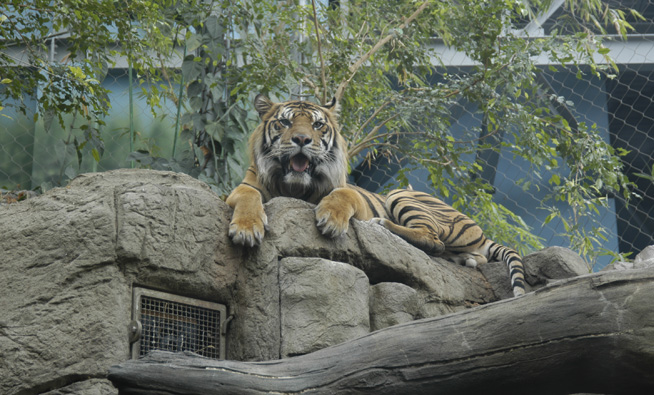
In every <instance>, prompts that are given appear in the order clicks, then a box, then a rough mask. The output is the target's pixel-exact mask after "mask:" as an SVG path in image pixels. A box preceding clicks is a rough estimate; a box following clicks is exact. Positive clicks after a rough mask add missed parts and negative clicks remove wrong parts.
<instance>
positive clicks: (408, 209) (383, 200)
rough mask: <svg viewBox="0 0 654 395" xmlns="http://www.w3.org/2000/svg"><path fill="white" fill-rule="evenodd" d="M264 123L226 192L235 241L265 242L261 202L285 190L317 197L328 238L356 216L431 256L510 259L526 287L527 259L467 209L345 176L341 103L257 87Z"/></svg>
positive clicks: (476, 261)
mask: <svg viewBox="0 0 654 395" xmlns="http://www.w3.org/2000/svg"><path fill="white" fill-rule="evenodd" d="M254 108H255V109H256V111H257V112H258V115H259V117H260V120H261V122H260V123H259V125H258V126H257V127H256V128H255V130H254V132H253V133H252V135H251V136H250V138H249V140H248V150H249V157H250V166H249V168H248V169H247V171H246V174H245V177H244V179H243V181H242V182H241V184H240V185H238V186H237V187H236V188H235V189H234V190H233V191H232V192H231V194H230V195H229V196H228V197H227V199H226V203H227V204H228V205H229V206H230V207H231V208H232V209H233V213H232V219H231V222H230V224H229V232H228V235H229V237H230V238H231V240H232V242H233V243H234V244H236V245H243V246H247V247H254V246H257V245H259V244H261V242H262V240H263V237H264V234H265V232H266V230H267V228H268V218H267V216H266V213H265V211H264V208H263V204H264V203H265V202H267V201H269V200H270V199H272V198H274V197H279V196H284V197H291V198H296V199H301V200H304V201H306V202H309V203H313V204H315V205H316V206H315V209H314V210H315V216H316V225H317V227H318V229H319V230H320V231H321V233H322V234H323V235H324V236H326V237H330V238H337V237H339V236H341V235H344V234H345V233H346V232H347V231H348V228H349V222H350V219H351V218H355V219H358V220H362V221H370V222H373V223H377V224H379V225H381V226H383V227H385V228H386V229H388V230H390V231H391V232H392V233H394V234H396V235H398V236H399V237H401V238H403V239H404V240H406V241H407V242H408V243H410V244H412V245H413V246H415V247H417V248H419V249H421V250H423V251H424V252H426V253H427V254H429V255H432V256H441V257H444V258H446V259H448V260H450V261H453V262H455V263H457V264H462V265H466V266H470V267H477V266H478V265H481V264H484V263H486V262H488V261H489V260H490V261H493V260H501V261H504V262H505V263H506V265H507V266H508V270H509V275H510V279H511V286H512V289H513V294H514V296H520V295H523V294H524V293H525V278H524V266H523V262H522V258H521V257H520V255H519V254H518V253H517V252H516V251H515V250H513V249H511V248H509V247H506V246H503V245H501V244H498V243H495V242H493V241H492V240H490V239H488V238H487V237H486V236H484V233H483V231H482V229H481V228H480V227H479V226H478V225H477V224H476V223H475V222H474V221H473V220H472V219H470V218H469V217H468V216H466V215H465V214H463V213H461V212H459V211H457V210H456V209H454V208H452V207H451V206H450V205H448V204H447V203H445V202H443V201H442V200H440V199H438V198H436V197H434V196H432V195H430V194H427V193H424V192H419V191H414V190H413V189H396V190H393V191H391V192H390V193H388V194H387V195H386V196H383V195H380V194H376V193H373V192H369V191H367V190H365V189H363V188H361V187H358V186H356V185H352V184H349V183H347V174H348V155H347V146H346V143H345V139H344V138H343V136H342V135H341V133H340V129H339V125H338V115H339V104H338V103H337V101H336V99H335V98H333V99H332V100H331V101H330V102H329V103H327V104H325V105H319V104H315V103H312V102H309V101H303V100H292V101H286V102H277V103H276V102H273V101H271V100H270V99H269V98H268V97H266V96H264V95H262V94H259V95H257V96H256V97H255V99H254Z"/></svg>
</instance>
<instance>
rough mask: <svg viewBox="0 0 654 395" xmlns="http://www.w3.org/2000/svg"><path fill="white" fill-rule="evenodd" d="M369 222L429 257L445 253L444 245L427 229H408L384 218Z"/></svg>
mask: <svg viewBox="0 0 654 395" xmlns="http://www.w3.org/2000/svg"><path fill="white" fill-rule="evenodd" d="M371 222H374V223H378V224H380V225H382V226H383V227H385V228H386V229H388V230H390V231H391V232H393V233H395V234H396V235H398V236H400V237H401V238H403V239H404V240H406V241H407V242H408V243H409V244H411V245H413V246H414V247H417V248H420V249H421V250H423V251H425V252H426V253H427V254H430V255H441V254H442V253H443V252H444V251H445V244H443V242H442V241H441V240H440V239H439V238H438V235H437V234H436V233H435V232H433V231H432V230H430V229H429V228H427V227H415V228H410V227H407V226H402V225H398V224H396V223H394V222H393V221H390V220H388V219H385V218H373V219H371Z"/></svg>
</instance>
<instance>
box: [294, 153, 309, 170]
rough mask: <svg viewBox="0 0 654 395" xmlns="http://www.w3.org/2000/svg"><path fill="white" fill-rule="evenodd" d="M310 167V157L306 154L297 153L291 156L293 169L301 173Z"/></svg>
mask: <svg viewBox="0 0 654 395" xmlns="http://www.w3.org/2000/svg"><path fill="white" fill-rule="evenodd" d="M308 167H309V158H307V157H306V156H304V155H295V156H294V157H292V158H291V168H292V169H293V171H297V172H298V173H301V172H303V171H305V170H306V169H307V168H308Z"/></svg>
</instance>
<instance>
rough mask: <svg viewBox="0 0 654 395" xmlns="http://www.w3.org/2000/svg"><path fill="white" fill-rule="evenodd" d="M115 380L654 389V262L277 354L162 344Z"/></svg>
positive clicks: (444, 389)
mask: <svg viewBox="0 0 654 395" xmlns="http://www.w3.org/2000/svg"><path fill="white" fill-rule="evenodd" d="M109 379H110V380H111V381H112V382H113V383H114V385H115V386H117V387H118V388H119V389H120V393H121V394H155V393H156V394H160V393H165V394H229V393H234V394H244V393H246V394H247V393H249V394H263V393H268V392H283V393H300V392H309V393H371V394H372V393H374V394H395V393H402V394H404V393H406V394H439V393H441V394H467V393H470V394H480V393H483V394H489V393H498V394H500V393H501V394H511V393H514V394H525V393H529V394H548V395H549V394H571V393H579V392H592V393H602V394H607V393H611V394H621V393H622V394H638V393H643V394H644V393H648V394H649V393H654V269H651V268H650V269H643V270H632V271H621V272H617V271H613V272H606V273H600V274H592V275H587V276H582V277H577V278H573V279H570V280H564V281H560V282H558V283H556V284H553V285H551V286H548V287H545V288H542V289H540V290H538V291H536V292H533V293H530V294H527V295H525V296H523V297H520V298H517V299H509V300H504V301H500V302H496V303H491V304H488V305H484V306H480V307H477V308H473V309H470V310H466V311H463V312H460V313H456V314H451V315H447V316H442V317H437V318H431V319H424V320H419V321H414V322H411V323H408V324H403V325H398V326H394V327H390V328H386V329H383V330H380V331H377V332H373V333H371V334H369V335H367V336H363V337H361V338H358V339H356V340H352V341H349V342H346V343H343V344H340V345H337V346H334V347H330V348H326V349H323V350H320V351H317V352H314V353H311V354H307V355H303V356H300V357H295V358H289V359H283V360H277V361H268V362H236V361H214V360H209V359H204V358H200V357H196V356H192V355H186V354H174V353H167V352H155V353H153V354H151V355H149V356H148V357H147V358H145V359H142V360H133V361H128V362H125V363H122V364H120V365H118V366H114V367H113V368H112V369H111V370H110V374H109Z"/></svg>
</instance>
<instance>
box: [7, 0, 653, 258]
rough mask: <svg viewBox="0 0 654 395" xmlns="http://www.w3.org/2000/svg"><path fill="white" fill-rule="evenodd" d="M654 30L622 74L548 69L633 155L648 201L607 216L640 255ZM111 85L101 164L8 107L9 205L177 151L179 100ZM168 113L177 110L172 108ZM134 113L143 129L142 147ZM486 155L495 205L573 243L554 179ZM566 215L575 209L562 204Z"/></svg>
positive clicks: (376, 170)
mask: <svg viewBox="0 0 654 395" xmlns="http://www.w3.org/2000/svg"><path fill="white" fill-rule="evenodd" d="M652 9H654V6H652V5H651V4H649V3H648V5H647V7H646V10H652ZM650 14H653V12H650ZM648 15H649V14H647V13H645V16H646V17H648ZM649 16H652V15H649ZM649 27H651V24H648V25H647V26H646V27H645V28H643V29H644V30H643V29H641V30H640V31H638V29H637V32H636V33H637V34H633V35H631V36H630V38H629V40H627V41H626V42H624V41H620V40H614V41H612V42H611V43H609V47H610V48H611V55H612V56H613V57H614V58H615V59H616V63H617V64H618V66H619V73H617V76H616V77H615V78H606V77H602V78H595V77H594V78H582V79H579V78H577V76H576V74H575V71H574V70H565V69H561V68H559V69H558V71H552V70H551V69H549V68H548V67H547V65H546V64H543V72H542V75H543V78H542V82H543V85H544V86H546V87H548V89H549V90H550V91H551V93H553V94H555V95H557V96H563V97H565V99H566V102H565V104H563V105H562V106H561V107H560V108H557V109H556V110H557V111H558V112H559V114H561V115H562V116H563V117H569V118H570V120H574V121H575V122H586V123H587V124H596V125H597V127H598V129H600V130H601V131H603V138H605V139H606V141H609V142H610V143H611V145H612V146H613V147H614V148H623V149H625V150H627V151H628V152H629V153H628V154H627V155H626V156H625V157H624V159H623V162H624V168H625V171H626V173H627V174H628V175H629V177H630V179H631V180H632V181H633V182H635V183H636V185H637V190H636V192H637V193H638V194H639V195H640V197H641V198H640V199H638V200H632V201H630V202H626V201H624V200H623V199H622V198H621V197H620V196H611V197H610V199H609V200H610V201H609V207H608V208H606V209H603V210H601V211H600V213H599V214H600V215H599V218H600V222H601V224H602V226H603V227H604V228H605V229H606V230H607V234H606V236H607V237H606V238H607V240H606V241H605V243H604V244H603V246H604V248H606V249H608V250H610V251H613V252H620V253H630V252H631V253H632V255H631V258H633V257H634V256H635V255H636V254H637V253H638V252H640V251H641V250H642V249H643V248H645V247H646V246H648V245H651V244H654V237H653V235H654V179H653V178H652V171H653V166H654V101H653V99H652V98H653V97H654V32H650V31H649V30H647V29H649ZM442 61H443V64H444V65H445V67H439V69H438V72H439V73H445V72H448V73H450V74H452V73H465V71H466V67H469V66H470V65H469V64H467V63H466V60H465V59H463V60H462V59H461V55H460V54H458V53H454V52H452V53H450V52H448V50H447V49H446V48H444V49H443V57H442ZM103 84H104V86H105V87H107V88H109V90H110V91H111V94H110V101H111V103H112V108H111V111H110V113H109V115H108V117H107V118H106V119H105V122H106V125H105V126H103V127H102V139H103V141H104V153H103V155H102V157H101V158H100V160H99V161H95V160H94V159H93V156H92V155H82V156H81V160H80V156H78V155H77V153H76V149H75V147H74V145H73V144H74V142H75V139H74V138H75V133H78V132H79V131H75V130H70V129H67V128H65V127H64V128H62V127H60V126H58V125H53V126H52V128H51V130H49V131H48V132H46V128H45V127H44V124H43V120H42V118H39V119H38V120H37V121H36V122H35V121H34V113H29V111H28V113H27V114H20V113H15V112H14V113H12V112H11V111H10V109H9V108H6V109H5V110H3V112H2V114H1V115H2V116H0V188H1V190H0V192H2V194H3V199H4V200H8V199H15V198H16V196H15V193H14V194H12V192H11V191H17V190H35V189H38V188H41V189H48V188H50V187H53V186H59V185H65V183H66V182H67V180H68V179H70V178H73V177H74V176H75V175H76V174H77V173H78V172H100V171H107V170H111V169H117V168H125V167H131V166H133V162H131V161H130V160H129V159H128V155H129V153H130V149H133V150H138V149H147V151H148V152H151V153H153V154H155V155H159V156H162V157H170V155H172V150H173V140H174V133H175V132H174V126H175V118H174V114H175V112H176V107H175V105H174V103H172V101H171V102H169V103H164V109H163V110H162V111H158V112H157V115H155V114H153V113H152V111H151V108H150V106H149V105H148V103H147V101H146V98H145V97H144V95H143V94H139V92H133V93H134V103H133V106H132V108H130V106H129V99H128V95H129V90H130V86H129V83H128V74H127V70H126V69H111V70H109V73H108V76H107V78H106V79H105V81H104V82H103ZM138 89H147V86H143V85H141V86H139V87H138ZM30 100H31V102H30ZM26 101H27V103H28V104H30V105H29V106H28V107H29V108H32V109H34V111H35V109H36V102H35V101H34V99H33V98H32V99H30V98H26ZM166 108H168V109H169V111H165V109H166ZM130 111H131V112H132V117H133V123H134V131H135V135H134V143H133V145H132V146H131V145H130V132H129V131H130V127H129V126H130V120H129V119H130V117H129V114H130ZM453 114H454V118H455V119H452V134H453V136H456V135H457V133H461V131H464V130H471V129H472V128H479V127H480V125H481V124H482V122H483V120H482V117H481V113H480V112H479V111H478V110H477V109H476V108H475V107H474V106H473V105H470V104H468V103H465V102H459V103H458V107H457V108H456V109H455V111H453ZM501 138H504V137H500V139H501ZM506 138H510V137H506ZM476 159H477V161H478V162H479V163H480V164H482V165H483V167H484V172H483V175H482V176H483V177H484V178H485V180H486V181H488V182H489V183H490V184H491V185H492V186H493V187H494V190H495V192H494V199H495V200H496V201H497V202H498V203H500V204H502V205H504V206H505V207H507V208H508V209H510V210H511V211H512V212H514V213H516V214H518V215H519V216H521V217H522V219H523V220H524V221H525V222H526V223H527V225H529V226H530V227H531V229H532V232H533V233H534V234H535V235H537V236H539V237H541V238H542V240H543V245H545V246H550V245H562V246H567V245H568V243H569V240H568V238H566V237H565V235H564V233H565V229H564V228H563V226H562V224H561V223H560V222H556V221H552V222H551V223H549V224H547V225H546V226H544V223H545V222H546V221H545V218H546V216H547V212H546V211H545V210H542V209H541V202H542V200H543V198H544V196H545V195H547V194H548V193H550V192H551V185H549V184H548V182H547V179H548V178H547V177H543V178H542V179H532V178H531V175H530V171H529V170H530V166H531V165H530V164H528V163H526V162H525V161H524V160H520V159H516V158H514V157H513V156H512V155H511V154H510V153H509V152H506V151H505V150H502V151H500V152H493V151H489V152H486V151H484V152H480V153H479V154H478V157H477V158H476ZM400 169H401V164H400V163H398V162H393V161H390V162H389V160H388V159H386V158H381V159H379V160H378V161H377V162H373V163H365V164H363V163H362V164H360V165H359V166H355V167H354V168H353V172H352V176H351V181H352V182H355V183H357V184H359V185H361V186H363V187H365V188H367V189H370V190H373V191H382V190H384V188H386V187H388V186H389V185H392V184H394V182H395V181H394V180H396V177H397V176H398V172H399V171H400ZM648 176H649V178H648ZM408 179H409V182H410V184H411V185H412V187H413V188H414V189H418V190H424V191H429V192H433V191H431V188H430V183H429V182H428V174H427V172H426V171H425V170H422V169H416V170H413V171H411V172H409V173H408ZM561 210H566V208H565V207H563V205H562V206H561ZM610 261H611V258H610V257H602V258H600V260H599V261H598V264H597V265H596V266H595V268H596V269H599V268H601V267H603V266H605V265H606V264H608V263H609V262H610Z"/></svg>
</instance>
